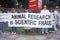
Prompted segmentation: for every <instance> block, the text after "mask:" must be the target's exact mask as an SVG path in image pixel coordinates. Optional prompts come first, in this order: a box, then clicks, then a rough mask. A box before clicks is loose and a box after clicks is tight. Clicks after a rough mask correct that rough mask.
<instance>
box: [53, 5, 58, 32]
mask: <svg viewBox="0 0 60 40" xmlns="http://www.w3.org/2000/svg"><path fill="white" fill-rule="evenodd" d="M58 10H59V6H56V8H55V11H54V14H55V24H56V27H54V30H55V31H57V27H58Z"/></svg>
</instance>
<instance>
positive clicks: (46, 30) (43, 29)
mask: <svg viewBox="0 0 60 40" xmlns="http://www.w3.org/2000/svg"><path fill="white" fill-rule="evenodd" d="M41 13H43V14H45V13H49V10H48V9H47V6H46V5H44V9H43V10H41ZM44 31H45V33H48V28H42V34H44Z"/></svg>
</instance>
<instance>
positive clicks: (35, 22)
mask: <svg viewBox="0 0 60 40" xmlns="http://www.w3.org/2000/svg"><path fill="white" fill-rule="evenodd" d="M8 20H9V21H8V26H9V27H33V28H51V27H52V14H50V13H48V14H44V13H42V14H35V13H9V18H8Z"/></svg>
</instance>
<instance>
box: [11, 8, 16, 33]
mask: <svg viewBox="0 0 60 40" xmlns="http://www.w3.org/2000/svg"><path fill="white" fill-rule="evenodd" d="M11 13H16V9H15V8H12V9H11ZM12 34H16V27H12Z"/></svg>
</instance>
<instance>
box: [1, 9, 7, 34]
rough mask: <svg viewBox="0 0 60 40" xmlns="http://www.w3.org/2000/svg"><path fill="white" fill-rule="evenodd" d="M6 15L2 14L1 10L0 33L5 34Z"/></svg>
mask: <svg viewBox="0 0 60 40" xmlns="http://www.w3.org/2000/svg"><path fill="white" fill-rule="evenodd" d="M7 16H8V15H7V14H6V13H3V9H1V10H0V26H1V29H2V33H5V32H6V27H7V26H8V25H7V21H8V17H7Z"/></svg>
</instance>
